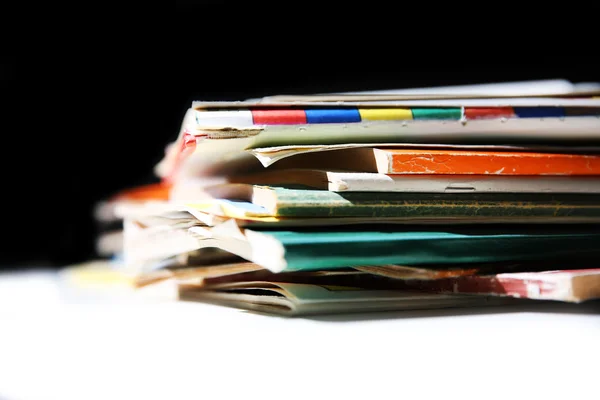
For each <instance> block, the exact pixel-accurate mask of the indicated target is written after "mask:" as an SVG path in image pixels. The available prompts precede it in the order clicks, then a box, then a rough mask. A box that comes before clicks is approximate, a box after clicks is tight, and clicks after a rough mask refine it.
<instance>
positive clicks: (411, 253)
mask: <svg viewBox="0 0 600 400" xmlns="http://www.w3.org/2000/svg"><path fill="white" fill-rule="evenodd" d="M178 236H179V237H180V238H183V237H186V239H185V240H181V241H180V242H179V241H174V240H172V238H174V237H178ZM162 239H163V240H159V238H156V239H155V240H152V241H148V242H145V246H146V245H147V246H150V247H151V250H152V251H150V250H149V249H148V248H145V247H143V246H140V247H136V246H135V244H134V243H133V242H127V241H126V242H125V249H124V257H125V259H128V258H133V257H132V255H131V254H129V253H132V254H134V255H135V259H136V261H137V262H136V263H129V265H128V267H130V268H131V270H132V271H133V272H135V271H137V272H146V271H148V270H151V269H154V268H155V267H154V266H155V265H156V261H157V259H156V257H155V256H156V255H159V254H169V253H170V254H171V255H175V254H176V253H177V252H178V251H181V252H184V251H186V252H191V251H195V250H198V249H204V248H217V249H220V250H223V251H224V252H227V253H231V254H234V255H236V256H239V257H241V258H243V259H245V260H247V261H251V262H254V263H256V264H258V265H260V266H262V267H263V268H265V269H268V270H270V271H272V272H284V271H297V270H326V269H337V268H346V267H353V266H356V265H386V264H401V265H410V266H419V265H432V264H433V265H435V264H443V265H454V264H459V263H465V264H471V265H472V264H476V263H479V264H481V263H487V262H503V261H506V262H519V261H527V260H530V261H533V260H538V261H539V260H544V259H553V258H556V259H564V257H569V258H572V260H573V261H574V260H579V261H581V260H582V259H585V258H586V257H597V256H598V255H600V231H598V229H597V228H596V227H595V226H593V225H591V226H568V227H566V226H561V225H549V226H544V227H543V228H540V227H538V228H536V227H535V226H521V227H519V226H508V225H507V226H502V227H498V226H447V227H443V226H440V225H432V226H428V225H425V226H406V225H402V226H398V225H393V224H391V225H383V224H382V225H368V224H364V225H358V226H357V225H348V226H330V227H314V228H313V227H302V228H300V227H297V228H291V227H290V228H287V229H285V230H282V229H278V228H277V227H276V226H275V227H268V228H265V227H253V228H252V229H249V228H240V227H239V226H238V225H236V224H235V222H232V221H231V220H230V221H227V222H224V223H221V224H219V225H217V226H215V227H205V226H194V227H190V228H187V229H182V230H181V231H180V232H179V233H178V234H177V235H175V234H174V235H170V236H168V237H163V238H162ZM148 243H150V244H148ZM145 261H150V262H145Z"/></svg>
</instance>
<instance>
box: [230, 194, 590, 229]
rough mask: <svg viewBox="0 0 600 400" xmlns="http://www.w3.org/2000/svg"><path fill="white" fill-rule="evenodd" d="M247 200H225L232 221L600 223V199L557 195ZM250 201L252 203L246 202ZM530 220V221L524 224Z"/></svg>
mask: <svg viewBox="0 0 600 400" xmlns="http://www.w3.org/2000/svg"><path fill="white" fill-rule="evenodd" d="M249 197H250V198H249V199H245V200H241V201H232V200H222V202H223V204H224V205H225V207H223V209H224V213H225V214H226V216H228V217H233V218H244V217H283V218H286V217H287V218H303V217H315V218H316V217H329V218H337V217H362V218H367V217H368V218H406V219H424V218H425V219H436V220H441V219H467V220H469V219H471V220H477V219H479V220H481V219H486V218H488V219H491V220H492V221H494V220H498V219H505V220H507V221H509V222H515V221H518V220H523V219H527V218H537V219H543V220H545V221H549V222H557V221H561V220H564V221H574V222H592V221H594V222H598V220H599V218H600V195H598V194H556V193H552V194H550V193H541V194H538V193H406V192H342V193H339V192H332V191H328V190H309V189H289V188H283V187H271V186H254V187H253V189H252V191H251V195H250V196H249ZM248 200H249V201H248ZM525 221H526V220H525Z"/></svg>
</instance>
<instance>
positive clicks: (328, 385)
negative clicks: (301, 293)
mask: <svg viewBox="0 0 600 400" xmlns="http://www.w3.org/2000/svg"><path fill="white" fill-rule="evenodd" d="M599 360H600V303H598V302H594V303H589V304H586V303H584V304H580V305H571V304H562V303H544V304H540V305H539V307H535V308H532V307H528V308H524V307H521V308H515V307H511V308H493V309H491V308H490V309H483V310H482V309H475V310H474V309H454V310H437V311H436V310H428V311H419V312H415V311H409V312H387V313H377V314H362V315H340V316H330V317H314V318H282V317H270V316H264V315H257V314H252V313H248V312H244V311H240V310H235V309H230V308H224V307H219V306H214V305H207V304H200V303H186V302H159V301H147V302H142V301H129V300H125V299H118V298H115V299H114V300H108V299H104V300H99V299H94V298H86V297H80V296H78V295H73V294H72V293H71V294H70V295H68V296H65V293H64V291H63V290H62V289H61V286H60V285H59V284H58V282H57V277H56V274H54V273H52V272H48V271H41V270H40V271H31V272H28V273H19V274H16V273H12V274H9V273H4V274H0V399H1V400H21V399H81V400H92V399H221V398H226V399H229V398H240V399H248V398H250V399H253V398H257V399H269V398H278V399H286V400H287V399H305V400H307V399H415V398H437V399H446V398H451V399H452V398H457V399H467V398H473V399H495V398H498V399H500V398H501V399H507V398H508V399H525V398H527V399H548V398H552V399H595V400H597V399H599V398H600V391H599V389H598V387H599V386H598V384H599V383H600V364H599Z"/></svg>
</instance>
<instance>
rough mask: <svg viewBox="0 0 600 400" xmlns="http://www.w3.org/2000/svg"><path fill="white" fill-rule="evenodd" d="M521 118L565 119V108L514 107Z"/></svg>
mask: <svg viewBox="0 0 600 400" xmlns="http://www.w3.org/2000/svg"><path fill="white" fill-rule="evenodd" d="M513 108H514V110H515V114H516V115H517V117H519V118H546V117H548V118H549V117H564V116H565V108H564V107H513Z"/></svg>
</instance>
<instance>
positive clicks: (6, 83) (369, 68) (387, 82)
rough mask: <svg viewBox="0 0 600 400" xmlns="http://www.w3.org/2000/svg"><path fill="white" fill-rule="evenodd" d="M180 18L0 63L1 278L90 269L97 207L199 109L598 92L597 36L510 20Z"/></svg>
mask: <svg viewBox="0 0 600 400" xmlns="http://www.w3.org/2000/svg"><path fill="white" fill-rule="evenodd" d="M245 4H248V3H245ZM175 7H176V9H175V11H174V13H173V11H172V10H169V11H168V12H165V13H162V14H161V15H158V14H160V13H158V14H157V15H155V17H156V18H155V19H149V18H146V17H145V16H142V15H139V16H138V20H143V21H142V22H141V23H142V24H143V25H144V30H139V29H138V28H137V27H136V28H133V26H132V27H130V28H131V29H130V30H129V31H127V34H128V35H127V36H117V37H116V38H115V37H112V38H111V37H109V33H110V32H111V31H110V30H109V29H107V26H106V25H105V24H103V25H102V28H103V29H102V30H101V31H99V33H100V34H98V35H91V36H89V37H88V38H86V40H85V41H84V42H85V43H84V44H81V43H79V44H77V43H76V46H75V47H74V48H72V49H71V48H70V49H68V50H61V51H60V52H59V51H56V52H53V51H54V50H53V49H54V48H53V47H46V50H48V49H51V51H49V52H47V53H44V55H43V56H40V54H36V55H35V56H32V55H28V54H23V53H21V54H16V53H15V54H8V53H7V52H5V53H4V54H3V57H2V59H0V85H1V86H0V89H2V93H3V95H5V97H4V99H3V100H4V101H6V102H5V103H4V105H3V106H4V108H3V110H4V111H5V112H4V114H5V115H4V117H3V119H2V124H3V125H2V135H3V137H4V140H5V143H6V144H5V146H4V157H3V163H2V164H3V167H2V168H3V173H4V176H5V180H4V183H5V191H4V193H3V195H2V196H3V208H2V212H3V213H4V214H5V215H4V216H3V217H2V218H3V221H4V222H3V228H2V231H3V232H4V234H3V237H2V239H1V242H2V246H1V249H2V250H1V254H0V268H4V269H14V268H29V267H40V266H53V267H59V266H62V265H65V264H68V263H73V262H78V261H83V260H85V259H88V258H90V257H93V256H94V235H95V234H96V231H95V227H94V221H93V218H92V207H93V205H94V204H95V203H96V202H97V201H98V200H100V199H102V198H104V197H106V196H109V195H110V194H112V193H114V192H116V191H118V190H120V189H123V188H126V187H129V186H133V185H136V184H141V183H147V182H151V181H153V180H155V179H156V178H155V177H154V176H153V175H152V167H153V166H154V165H155V164H156V163H157V162H158V161H159V160H160V158H161V157H162V155H163V150H164V146H165V145H166V144H167V143H168V142H170V141H171V140H173V139H174V138H175V136H176V135H177V131H178V129H179V125H180V122H181V118H182V117H183V114H184V112H185V110H186V108H187V107H188V106H189V105H190V103H191V101H192V100H241V99H245V98H250V97H260V96H265V95H271V94H293V93H298V94H300V93H319V92H320V93H324V92H336V91H357V90H375V89H390V88H410V87H423V86H442V85H459V84H472V83H486V82H501V81H518V80H538V79H554V78H564V79H568V80H571V81H574V82H580V81H600V76H599V71H600V68H599V65H598V62H597V61H596V60H595V58H596V57H595V55H594V54H593V53H594V52H595V50H593V49H595V46H594V47H590V46H589V45H588V42H589V41H588V40H585V37H586V35H588V34H590V33H593V32H594V31H596V32H597V30H596V28H595V27H594V26H593V25H591V26H590V25H587V24H586V23H580V24H579V25H577V26H576V27H574V28H570V30H567V31H568V32H569V34H568V35H567V34H566V31H565V29H558V28H556V25H553V24H551V23H548V24H546V25H544V26H541V27H538V26H535V25H532V24H531V23H530V22H526V23H525V24H522V25H521V26H522V28H521V30H519V31H518V32H517V31H516V30H515V24H516V21H515V17H511V18H509V19H505V20H503V21H501V22H500V23H499V24H497V26H498V27H499V28H498V29H490V31H491V32H490V31H488V30H484V29H485V28H489V27H486V24H487V22H488V21H489V20H488V19H484V20H482V21H483V22H482V23H481V24H474V23H471V24H469V25H468V27H467V26H466V23H467V22H468V21H473V19H475V20H476V18H475V17H473V18H463V19H462V20H457V19H452V20H448V19H447V18H446V19H444V18H443V17H444V12H443V11H441V10H438V13H437V14H436V16H435V18H437V20H436V19H422V18H420V17H419V16H418V15H417V16H414V17H413V18H408V19H407V18H400V16H399V15H398V14H394V13H391V11H390V10H387V9H386V7H387V3H383V4H381V6H380V7H379V8H375V11H372V12H371V13H368V12H364V9H360V10H359V9H355V10H354V11H353V12H351V13H347V11H348V9H347V7H346V9H345V11H344V12H342V11H340V10H341V9H340V10H338V11H337V12H335V11H334V12H333V13H332V14H327V15H325V13H324V11H323V10H321V9H319V12H318V13H317V12H307V10H306V8H310V7H308V6H306V7H305V10H304V12H302V10H301V9H300V8H301V7H299V6H295V5H293V4H290V5H288V6H287V7H289V9H285V10H283V9H282V10H279V11H280V13H279V14H272V11H273V9H272V8H269V7H267V6H264V7H260V8H259V7H258V6H256V4H250V6H246V7H245V8H244V9H243V10H241V11H238V12H235V11H234V8H235V6H234V5H232V4H230V3H225V4H220V5H219V4H217V5H209V4H200V3H192V2H185V1H177V3H176V5H175ZM311 7H313V11H314V10H315V8H314V7H316V6H311ZM308 11H310V10H308ZM390 14H392V15H390ZM309 17H310V18H309ZM313 17H314V18H313ZM424 21H427V24H425V23H424ZM544 21H545V20H544ZM138 22H140V21H138ZM538 22H539V21H538ZM125 25H127V24H125ZM475 25H477V26H475ZM585 26H588V27H589V32H588V31H586V30H585ZM509 32H510V34H509ZM71 35H75V33H71ZM592 37H594V36H592ZM42 40H43V38H42ZM82 43H83V42H82ZM42 47H44V46H41V47H40V48H42ZM592 50H593V51H592Z"/></svg>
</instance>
